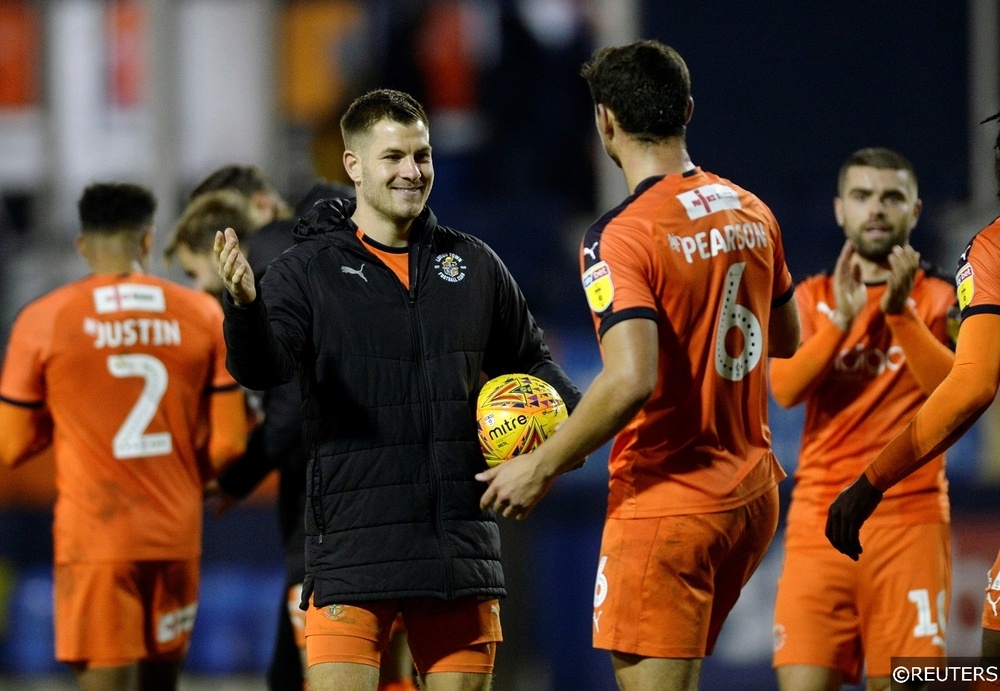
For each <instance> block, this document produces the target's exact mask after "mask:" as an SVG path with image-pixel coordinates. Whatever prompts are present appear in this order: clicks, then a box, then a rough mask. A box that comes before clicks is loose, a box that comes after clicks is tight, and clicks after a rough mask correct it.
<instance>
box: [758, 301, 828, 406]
mask: <svg viewBox="0 0 1000 691" xmlns="http://www.w3.org/2000/svg"><path fill="white" fill-rule="evenodd" d="M846 335H847V334H846V332H844V331H841V330H840V329H839V328H837V325H836V324H834V323H833V322H832V321H830V320H829V319H824V320H823V322H822V323H821V324H820V325H819V328H818V329H816V332H815V333H814V334H813V335H812V337H810V338H809V339H808V340H806V342H805V343H803V344H802V345H801V346H800V347H799V349H798V350H797V351H796V352H795V355H793V356H792V357H790V358H788V359H785V360H780V359H774V360H771V364H770V371H769V376H770V379H771V393H772V395H773V396H774V400H775V401H777V402H778V405H780V406H782V407H784V408H791V407H792V406H794V405H798V404H799V403H801V402H802V400H803V399H804V398H805V397H806V394H808V393H809V391H811V390H812V388H813V387H815V386H816V385H817V384H818V383H819V382H820V380H821V379H822V378H823V375H824V374H825V373H826V371H827V369H828V368H829V367H830V363H831V362H833V357H834V355H835V354H836V352H837V347H838V346H840V344H841V343H842V342H843V340H844V337H845V336H846Z"/></svg>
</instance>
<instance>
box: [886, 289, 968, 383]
mask: <svg viewBox="0 0 1000 691" xmlns="http://www.w3.org/2000/svg"><path fill="white" fill-rule="evenodd" d="M885 321H886V324H888V326H889V330H890V331H892V335H893V337H894V338H895V340H896V342H897V343H899V345H900V347H901V348H902V349H903V353H905V354H906V366H907V369H908V370H909V371H910V372H911V373H912V374H913V377H914V378H915V379H916V380H917V383H918V384H919V385H920V390H921V391H923V392H924V393H925V394H926V395H928V396H930V395H931V394H932V393H933V392H934V389H936V388H937V387H938V384H940V383H941V382H942V381H944V378H945V377H947V376H948V372H950V371H951V366H952V364H954V362H955V354H954V353H952V352H951V350H949V349H948V346H946V345H945V344H943V343H942V342H941V341H939V340H938V339H937V338H935V337H934V334H933V333H931V330H930V329H928V328H927V325H926V324H924V322H923V320H922V319H921V318H920V317H919V316H918V315H917V313H916V312H914V311H913V308H912V307H910V306H909V305H907V306H906V309H904V310H903V312H902V313H900V314H887V315H885Z"/></svg>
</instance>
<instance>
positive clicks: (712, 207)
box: [677, 183, 743, 221]
mask: <svg viewBox="0 0 1000 691" xmlns="http://www.w3.org/2000/svg"><path fill="white" fill-rule="evenodd" d="M677 199H678V201H680V203H681V204H683V205H684V209H685V210H686V211H687V215H688V218H690V219H691V220H692V221H693V220H695V219H697V218H702V217H703V216H708V215H709V214H714V213H715V212H716V211H724V210H726V209H742V208H743V205H742V204H741V203H740V195H739V193H738V192H737V191H736V190H734V189H733V188H732V187H727V186H726V185H720V184H719V183H712V184H711V185H702V186H701V187H698V188H697V189H693V190H691V191H690V192H681V193H680V194H678V195H677Z"/></svg>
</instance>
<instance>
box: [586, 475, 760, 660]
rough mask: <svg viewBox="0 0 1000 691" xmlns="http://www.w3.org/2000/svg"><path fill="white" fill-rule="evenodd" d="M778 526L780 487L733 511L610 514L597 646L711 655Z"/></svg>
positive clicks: (598, 589)
mask: <svg viewBox="0 0 1000 691" xmlns="http://www.w3.org/2000/svg"><path fill="white" fill-rule="evenodd" d="M777 524H778V489H777V487H775V488H773V489H772V490H770V491H768V492H765V493H764V494H763V495H761V496H760V497H757V498H756V499H754V500H752V501H751V502H750V503H749V504H746V505H745V506H742V507H739V508H737V509H733V510H731V511H723V512H719V513H705V514H691V515H684V516H664V517H660V518H632V519H607V520H606V521H605V524H604V536H603V538H602V541H601V554H600V559H599V562H598V567H597V584H596V586H595V588H594V616H593V636H594V647H595V648H602V649H604V650H613V651H615V652H619V653H628V654H632V655H641V656H643V657H658V658H679V659H695V658H702V657H705V655H708V654H710V653H711V652H712V649H713V648H714V647H715V641H716V639H717V638H718V636H719V631H720V630H721V629H722V623H723V622H724V621H725V619H726V616H727V615H728V614H729V612H730V610H732V608H733V605H735V604H736V600H737V599H738V598H739V595H740V590H741V589H742V588H743V586H744V585H745V584H746V582H747V581H748V580H750V576H751V575H752V574H753V572H754V570H755V569H756V568H757V566H758V565H759V564H760V562H761V559H763V558H764V553H765V552H766V551H767V547H768V545H769V544H770V543H771V539H772V538H773V537H774V532H775V530H776V529H777Z"/></svg>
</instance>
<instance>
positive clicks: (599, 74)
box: [580, 40, 691, 142]
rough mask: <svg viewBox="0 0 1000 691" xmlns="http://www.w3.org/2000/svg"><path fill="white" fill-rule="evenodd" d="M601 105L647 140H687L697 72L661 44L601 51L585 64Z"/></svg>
mask: <svg viewBox="0 0 1000 691" xmlns="http://www.w3.org/2000/svg"><path fill="white" fill-rule="evenodd" d="M580 74H581V75H582V76H583V78H584V79H586V80H587V85H588V86H589V87H590V95H591V96H592V97H593V99H594V104H595V105H604V106H605V107H606V108H608V109H609V110H610V111H611V112H612V113H614V114H615V117H616V118H617V119H618V123H619V124H620V125H621V127H622V129H623V130H625V132H627V133H628V134H630V135H632V136H633V137H636V138H637V139H639V140H642V141H648V142H659V141H662V140H664V139H666V138H668V137H677V136H683V135H684V132H685V129H686V125H687V118H688V103H689V102H690V100H691V73H690V72H689V71H688V67H687V64H686V63H685V62H684V59H683V58H682V57H681V56H680V54H679V53H678V52H677V51H676V50H674V49H673V48H671V47H670V46H668V45H664V44H663V43H660V42H659V41H655V40H645V41H636V42H634V43H630V44H628V45H625V46H618V47H614V48H601V49H599V50H598V51H596V52H595V53H594V54H593V56H592V57H591V58H590V59H589V60H588V61H587V62H585V63H584V64H583V67H582V68H581V69H580Z"/></svg>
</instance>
